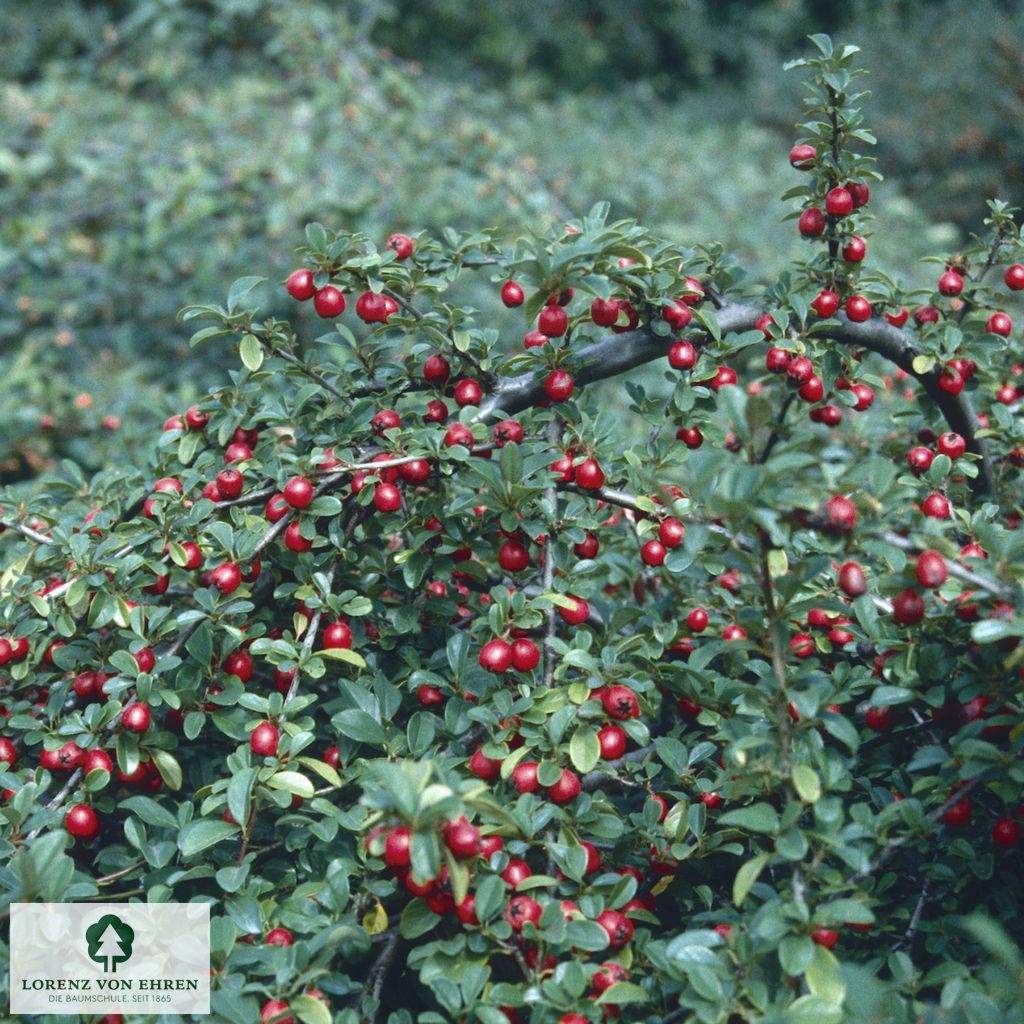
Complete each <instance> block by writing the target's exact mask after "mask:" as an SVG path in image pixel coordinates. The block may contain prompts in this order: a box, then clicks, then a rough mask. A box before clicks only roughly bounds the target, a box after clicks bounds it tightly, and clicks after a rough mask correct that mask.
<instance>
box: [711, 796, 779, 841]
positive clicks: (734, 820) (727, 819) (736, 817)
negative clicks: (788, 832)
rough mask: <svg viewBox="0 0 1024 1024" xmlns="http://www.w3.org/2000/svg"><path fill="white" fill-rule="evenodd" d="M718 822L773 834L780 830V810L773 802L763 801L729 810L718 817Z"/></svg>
mask: <svg viewBox="0 0 1024 1024" xmlns="http://www.w3.org/2000/svg"><path fill="white" fill-rule="evenodd" d="M718 822H719V824H720V825H734V826H736V828H742V829H745V830H747V831H748V832H767V833H770V834H773V833H776V832H778V830H779V812H778V811H776V810H775V808H774V807H772V805H771V804H766V803H763V802H762V803H757V804H751V805H750V806H749V807H740V808H737V809H736V810H735V811H728V812H727V813H726V814H723V815H722V816H721V817H720V818H719V819H718Z"/></svg>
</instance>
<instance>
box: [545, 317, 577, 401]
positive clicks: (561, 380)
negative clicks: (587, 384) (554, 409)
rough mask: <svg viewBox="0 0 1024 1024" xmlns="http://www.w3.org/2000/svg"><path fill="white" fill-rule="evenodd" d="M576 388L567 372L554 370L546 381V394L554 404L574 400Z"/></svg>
mask: <svg viewBox="0 0 1024 1024" xmlns="http://www.w3.org/2000/svg"><path fill="white" fill-rule="evenodd" d="M557 308H561V307H557ZM574 387H575V385H574V384H573V379H572V377H571V375H570V374H568V373H566V371H565V370H552V371H551V373H549V374H548V375H547V377H546V378H545V380H544V393H545V394H546V395H547V396H548V398H549V399H551V401H552V402H564V401H566V400H567V399H569V398H572V393H573V390H574Z"/></svg>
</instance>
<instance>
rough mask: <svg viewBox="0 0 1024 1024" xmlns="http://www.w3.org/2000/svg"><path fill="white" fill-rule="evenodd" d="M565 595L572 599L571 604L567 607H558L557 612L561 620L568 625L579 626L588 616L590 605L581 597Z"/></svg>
mask: <svg viewBox="0 0 1024 1024" xmlns="http://www.w3.org/2000/svg"><path fill="white" fill-rule="evenodd" d="M565 596H566V597H567V598H568V599H569V600H570V601H572V605H571V606H570V607H568V608H563V607H561V606H560V607H559V609H558V614H559V615H561V617H562V620H563V621H564V622H566V623H568V624H569V625H570V626H579V625H580V624H581V623H584V622H586V621H587V619H588V617H589V616H590V605H589V604H588V603H587V602H586V601H584V600H583V598H582V597H575V596H573V595H572V594H566V595H565Z"/></svg>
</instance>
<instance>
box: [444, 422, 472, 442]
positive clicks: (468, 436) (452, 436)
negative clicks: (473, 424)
mask: <svg viewBox="0 0 1024 1024" xmlns="http://www.w3.org/2000/svg"><path fill="white" fill-rule="evenodd" d="M444 443H445V447H447V448H454V447H455V445H457V444H461V445H462V446H463V447H464V448H472V447H473V431H472V430H470V429H469V427H467V426H466V425H465V423H453V424H452V425H451V426H450V427H449V428H448V429H447V430H446V431H445V435H444Z"/></svg>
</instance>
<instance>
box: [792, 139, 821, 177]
mask: <svg viewBox="0 0 1024 1024" xmlns="http://www.w3.org/2000/svg"><path fill="white" fill-rule="evenodd" d="M817 158H818V153H817V150H816V149H815V148H814V147H813V146H811V145H807V144H806V143H805V144H803V145H800V146H794V147H793V148H792V149H791V150H790V151H789V164H790V166H791V167H795V168H796V169H797V170H798V171H810V170H813V169H814V165H815V163H816V161H817Z"/></svg>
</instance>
